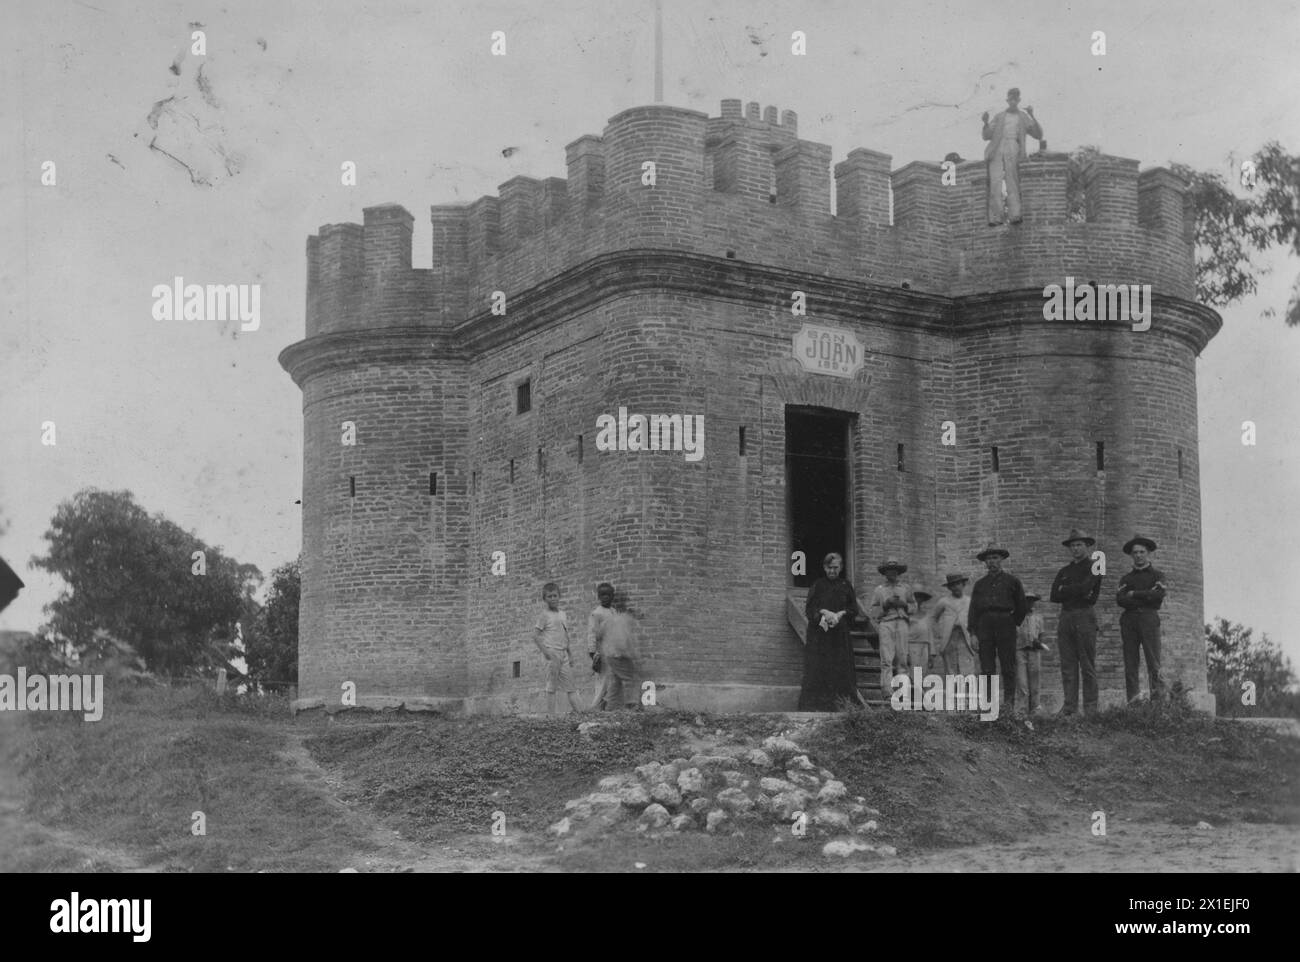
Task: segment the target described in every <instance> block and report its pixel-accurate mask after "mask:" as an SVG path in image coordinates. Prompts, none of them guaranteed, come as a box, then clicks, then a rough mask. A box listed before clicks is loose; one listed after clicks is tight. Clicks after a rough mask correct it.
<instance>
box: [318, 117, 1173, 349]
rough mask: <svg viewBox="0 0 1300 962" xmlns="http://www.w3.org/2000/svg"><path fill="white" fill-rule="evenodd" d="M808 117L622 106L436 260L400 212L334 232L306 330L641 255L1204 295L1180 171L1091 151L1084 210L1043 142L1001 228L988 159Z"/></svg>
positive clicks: (419, 316)
mask: <svg viewBox="0 0 1300 962" xmlns="http://www.w3.org/2000/svg"><path fill="white" fill-rule="evenodd" d="M797 120H798V118H797V116H796V115H795V113H794V111H791V110H785V111H778V109H777V108H776V107H770V106H769V107H766V108H760V106H759V104H757V103H750V104H748V105H742V103H741V101H739V100H726V101H723V103H722V109H721V113H720V116H717V117H709V116H707V115H705V114H703V113H701V112H699V111H694V110H687V109H683V108H678V107H668V106H661V105H660V106H642V107H635V108H631V109H629V110H625V111H623V112H621V113H619V114H617V115H616V116H614V117H612V118H611V119H610V120H609V123H608V124H607V125H606V127H605V129H604V131H603V132H602V134H601V135H600V136H599V137H597V136H594V135H585V136H583V137H579V138H578V139H577V140H575V141H573V142H572V143H570V144H569V145H568V146H567V148H566V162H567V168H568V170H567V177H566V178H558V177H551V178H546V179H537V178H532V177H523V176H520V177H514V178H512V179H511V180H508V181H506V182H505V183H504V184H502V185H501V187H500V192H499V195H498V196H495V197H493V196H486V197H481V198H479V199H478V200H476V201H474V202H473V203H470V204H468V205H464V204H461V205H436V206H434V207H432V208H431V210H430V220H431V223H430V226H429V228H428V229H430V230H431V231H432V250H433V261H432V267H431V268H430V269H416V268H412V267H411V262H410V251H411V235H412V231H413V229H414V218H413V217H412V216H411V214H410V213H409V212H408V211H407V210H406V209H405V208H403V207H400V206H397V205H392V204H388V205H382V206H378V207H368V208H366V209H365V211H364V222H363V223H362V224H360V225H358V224H332V225H326V226H324V227H322V228H321V230H320V232H319V234H318V235H316V236H313V237H311V238H309V239H308V245H307V253H308V285H307V286H308V293H307V334H308V336H309V337H311V336H313V335H315V334H319V333H330V332H335V331H340V330H345V329H357V328H361V329H364V328H370V327H394V326H408V327H409V326H444V327H450V326H454V325H456V324H459V323H461V322H463V321H465V320H466V319H468V318H472V317H475V316H478V315H480V314H483V313H484V312H486V311H487V309H488V307H489V298H490V297H491V295H492V293H493V292H494V291H502V292H504V293H505V294H506V295H507V298H509V297H513V296H516V295H518V294H521V293H523V292H524V291H527V290H529V289H530V288H532V287H535V286H536V285H538V284H540V283H542V282H543V281H545V280H547V279H548V278H551V277H553V276H555V275H556V274H559V273H560V272H562V271H564V270H566V269H568V268H572V267H576V266H578V265H580V264H582V263H584V262H586V261H588V260H590V259H592V258H594V257H596V256H599V255H601V254H607V253H611V252H617V251H627V250H646V249H654V250H678V251H687V252H691V253H694V254H703V255H707V256H714V257H718V258H728V259H734V260H738V261H744V262H748V263H752V264H762V265H772V266H781V267H784V268H788V269H792V270H798V271H805V272H809V273H815V274H828V275H833V276H836V277H840V278H844V279H847V280H850V281H860V282H864V283H870V284H876V285H886V286H891V287H899V286H903V285H904V284H906V286H907V287H908V288H909V289H912V290H917V291H922V292H926V293H932V294H940V295H947V296H962V295H967V294H980V293H986V292H989V291H997V290H1008V289H1024V288H1032V287H1042V286H1044V285H1047V284H1052V283H1060V282H1061V280H1062V278H1064V277H1065V276H1067V275H1073V276H1074V277H1077V278H1086V279H1089V280H1096V281H1099V282H1101V283H1125V284H1150V285H1152V289H1153V290H1154V291H1155V292H1156V293H1158V294H1160V295H1163V296H1167V297H1174V298H1180V299H1185V300H1192V299H1193V298H1194V269H1193V245H1192V234H1191V230H1192V224H1191V221H1190V210H1189V208H1188V201H1187V196H1186V187H1185V185H1184V183H1183V182H1182V181H1181V180H1180V179H1179V178H1178V177H1176V176H1175V175H1174V174H1173V173H1171V172H1170V171H1168V170H1165V169H1163V168H1156V169H1152V170H1147V171H1141V172H1139V170H1138V162H1137V161H1135V160H1129V159H1126V158H1122V157H1112V156H1106V155H1102V156H1099V157H1096V158H1095V159H1094V160H1093V161H1092V162H1091V163H1090V164H1089V166H1088V167H1087V169H1086V170H1084V172H1083V178H1082V188H1083V197H1084V203H1083V210H1082V211H1081V212H1074V213H1073V214H1072V212H1071V211H1070V210H1069V206H1068V201H1067V184H1068V179H1069V163H1068V157H1067V155H1065V154H1060V153H1045V152H1039V153H1034V154H1031V155H1030V156H1029V157H1028V158H1027V159H1026V160H1025V161H1023V162H1022V164H1021V191H1022V197H1023V202H1024V210H1025V215H1024V221H1023V223H1020V224H1015V225H1002V226H999V227H990V226H989V225H988V223H987V220H986V204H987V202H986V190H987V175H986V172H985V167H984V163H983V161H982V160H972V161H966V162H963V163H960V164H958V165H956V167H955V169H954V170H952V171H951V172H949V174H948V176H947V177H945V167H944V165H941V164H939V163H930V162H922V161H914V162H912V163H909V164H906V165H905V166H903V167H901V168H898V169H893V166H892V158H891V156H890V155H889V154H885V153H881V152H878V151H875V150H869V149H865V148H856V149H854V150H851V151H849V153H848V155H847V156H846V157H845V158H844V159H843V160H841V161H839V162H838V163H836V164H834V166H833V167H832V165H831V148H830V147H829V146H827V145H826V144H820V143H816V142H813V141H809V140H803V139H801V138H800V137H799V135H798V124H797ZM954 175H955V183H954V182H952V181H953V179H954ZM832 210H834V213H832ZM1080 213H1081V214H1082V216H1080Z"/></svg>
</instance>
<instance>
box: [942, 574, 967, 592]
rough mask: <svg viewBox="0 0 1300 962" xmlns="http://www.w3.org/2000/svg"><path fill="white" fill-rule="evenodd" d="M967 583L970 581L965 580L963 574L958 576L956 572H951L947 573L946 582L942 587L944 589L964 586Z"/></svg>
mask: <svg viewBox="0 0 1300 962" xmlns="http://www.w3.org/2000/svg"><path fill="white" fill-rule="evenodd" d="M968 581H970V579H969V578H967V577H966V576H965V575H964V574H960V573H958V572H956V571H952V572H949V573H948V580H947V581H945V582H944V583H943V586H944V587H945V588H951V587H952V586H953V585H958V584H962V585H964V584H965V583H966V582H968Z"/></svg>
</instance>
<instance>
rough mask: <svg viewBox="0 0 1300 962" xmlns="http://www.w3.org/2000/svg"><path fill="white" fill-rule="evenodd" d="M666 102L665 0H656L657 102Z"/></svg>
mask: <svg viewBox="0 0 1300 962" xmlns="http://www.w3.org/2000/svg"><path fill="white" fill-rule="evenodd" d="M663 102H664V0H655V103H657V104H661V103H663Z"/></svg>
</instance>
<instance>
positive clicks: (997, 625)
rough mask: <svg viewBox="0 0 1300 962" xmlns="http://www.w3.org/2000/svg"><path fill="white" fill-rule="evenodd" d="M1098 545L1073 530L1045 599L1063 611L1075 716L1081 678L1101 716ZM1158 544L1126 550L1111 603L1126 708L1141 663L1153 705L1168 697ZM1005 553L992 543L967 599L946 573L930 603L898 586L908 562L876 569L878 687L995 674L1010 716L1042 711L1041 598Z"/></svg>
mask: <svg viewBox="0 0 1300 962" xmlns="http://www.w3.org/2000/svg"><path fill="white" fill-rule="evenodd" d="M1096 543H1097V542H1096V539H1095V538H1092V537H1089V536H1088V535H1087V534H1085V533H1084V532H1082V531H1080V530H1079V529H1078V528H1074V529H1072V530H1071V531H1070V533H1069V534H1068V535H1066V537H1065V540H1064V541H1062V542H1061V544H1062V545H1063V546H1064V547H1066V548H1068V549H1069V551H1070V555H1071V560H1070V562H1069V563H1068V564H1066V565H1065V566H1064V567H1062V568H1061V569H1060V571H1058V572H1057V573H1056V578H1055V580H1054V581H1053V582H1052V589H1051V593H1050V594H1049V596H1048V600H1049V601H1051V602H1052V603H1054V604H1059V605H1060V606H1061V609H1060V615H1059V617H1058V619H1057V628H1056V642H1057V646H1058V649H1059V652H1060V662H1061V683H1062V688H1063V689H1064V692H1063V693H1064V704H1063V706H1062V708H1061V714H1063V715H1073V714H1076V713H1077V712H1078V711H1079V694H1080V681H1081V680H1082V694H1083V710H1084V711H1085V712H1087V713H1092V712H1095V711H1096V710H1097V615H1096V612H1095V610H1094V607H1095V606H1096V604H1097V599H1098V597H1099V596H1100V594H1101V581H1102V576H1101V574H1099V573H1097V570H1096V569H1097V567H1098V566H1097V564H1096V563H1095V562H1094V560H1093V558H1092V554H1091V551H1090V549H1091V548H1092V546H1093V545H1094V544H1096ZM1155 550H1156V543H1155V542H1154V541H1152V540H1151V539H1150V538H1146V537H1142V536H1140V535H1135V536H1134V537H1133V538H1131V539H1130V540H1129V541H1128V543H1126V544H1125V545H1124V553H1125V554H1127V555H1129V556H1130V557H1131V558H1132V559H1133V570H1131V571H1129V572H1127V573H1126V574H1125V575H1124V576H1123V577H1122V578H1120V582H1119V590H1118V591H1117V592H1116V595H1115V601H1116V604H1118V605H1119V606H1120V607H1121V608H1123V609H1124V612H1123V614H1122V615H1120V619H1119V626H1120V639H1121V642H1122V644H1123V648H1124V687H1125V692H1126V694H1127V696H1128V700H1129V701H1130V702H1132V701H1135V700H1136V699H1137V698H1138V695H1139V691H1140V689H1139V677H1138V672H1139V670H1140V662H1141V659H1142V658H1143V657H1145V659H1146V665H1147V678H1148V682H1149V685H1150V689H1151V698H1152V699H1153V700H1159V699H1160V698H1162V697H1163V695H1164V682H1163V681H1162V680H1161V678H1160V615H1159V613H1158V612H1159V610H1160V606H1161V605H1162V604H1163V603H1164V599H1165V595H1166V591H1167V587H1166V584H1165V576H1164V574H1163V573H1162V572H1160V571H1159V570H1157V569H1156V568H1155V566H1154V565H1153V564H1152V563H1151V554H1152V553H1153V552H1154V551H1155ZM1010 556H1011V552H1009V551H1008V550H1007V549H1006V548H1002V547H999V546H997V545H989V546H988V547H987V548H985V549H984V550H983V551H981V552H980V553H979V554H978V555H976V558H977V559H978V560H979V561H982V562H983V563H984V566H985V567H986V568H987V569H988V571H987V573H986V574H985V575H984V576H983V577H982V578H980V579H979V580H978V581H976V582H975V584H974V586H973V588H972V590H971V594H970V596H969V597H966V595H965V589H966V585H967V584H968V582H969V579H968V578H967V577H966V576H965V575H963V574H960V573H953V574H949V575H948V577H947V579H946V581H945V582H944V587H945V588H947V589H948V595H947V596H946V597H943V598H940V599H939V600H938V601H937V602H936V603H934V604H933V605H931V604H929V602H930V601H931V600H932V597H933V596H932V595H931V594H930V593H929V592H927V591H925V590H924V589H923V588H922V587H921V586H920V585H915V586H909V585H907V584H904V583H903V582H902V581H901V577H902V575H903V574H905V573H906V571H907V565H905V564H902V563H900V562H899V561H898V560H896V559H894V558H890V559H889V560H887V561H885V562H884V563H883V564H881V565H880V566H879V567H878V568H877V569H876V570H878V571H879V572H880V573H881V574H882V575H884V576H885V584H883V585H880V586H879V587H877V588H876V589H875V591H874V592H873V593H872V596H871V606H870V609H869V611H870V615H871V618H872V621H873V622H875V624H876V628H877V631H878V633H879V636H880V664H881V682H882V687H883V689H884V690H885V691H886V692H888V690H889V688H890V685H889V683H888V682H889V679H890V678H891V677H892V676H893V675H895V674H898V673H900V672H904V673H905V672H906V671H907V670H908V669H909V668H910V667H911V666H912V665H913V664H916V663H918V662H921V663H924V664H925V666H926V669H927V670H928V671H932V670H936V669H937V670H938V671H939V672H940V673H942V674H944V675H952V674H959V675H967V674H974V673H975V671H974V669H975V667H976V661H977V660H978V673H979V674H982V675H993V674H999V675H1000V676H1001V680H1002V701H1003V704H1004V705H1005V706H1006V708H1007V709H1008V711H1009V712H1010V713H1016V712H1017V710H1018V709H1017V702H1019V710H1021V711H1027V712H1029V713H1033V712H1035V711H1037V710H1038V708H1039V699H1038V687H1039V686H1038V681H1039V673H1040V665H1041V657H1042V652H1043V651H1045V650H1047V646H1046V645H1045V644H1044V642H1043V622H1042V616H1041V615H1039V614H1038V613H1037V612H1035V611H1034V610H1033V607H1034V602H1036V601H1038V600H1039V596H1038V595H1036V594H1034V593H1032V592H1026V591H1025V589H1024V585H1023V584H1021V582H1020V579H1019V578H1017V577H1016V576H1015V575H1012V574H1010V573H1009V572H1006V571H1004V570H1003V569H1002V565H1003V562H1005V561H1006V559H1007V558H1009V557H1010Z"/></svg>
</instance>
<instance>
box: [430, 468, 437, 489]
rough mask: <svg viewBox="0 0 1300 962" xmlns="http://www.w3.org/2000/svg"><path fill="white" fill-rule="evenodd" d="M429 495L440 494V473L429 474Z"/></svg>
mask: <svg viewBox="0 0 1300 962" xmlns="http://www.w3.org/2000/svg"><path fill="white" fill-rule="evenodd" d="M429 493H430V494H437V493H438V472H437V471H430V472H429Z"/></svg>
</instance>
